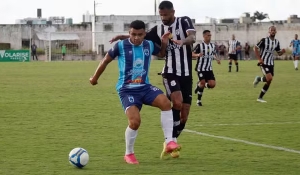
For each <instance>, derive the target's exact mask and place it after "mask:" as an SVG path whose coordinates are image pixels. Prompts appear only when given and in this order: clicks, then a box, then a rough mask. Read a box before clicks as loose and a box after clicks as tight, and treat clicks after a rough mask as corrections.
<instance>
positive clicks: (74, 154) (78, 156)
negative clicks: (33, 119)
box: [69, 148, 90, 168]
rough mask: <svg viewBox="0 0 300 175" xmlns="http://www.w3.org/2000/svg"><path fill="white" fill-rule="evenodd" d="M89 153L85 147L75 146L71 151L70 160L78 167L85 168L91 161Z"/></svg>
mask: <svg viewBox="0 0 300 175" xmlns="http://www.w3.org/2000/svg"><path fill="white" fill-rule="evenodd" d="M89 158H90V157H89V154H88V152H87V151H86V150H85V149H83V148H74V149H72V151H71V152H70V153H69V162H70V164H71V165H73V166H75V167H77V168H83V167H84V166H86V165H87V163H88V162H89Z"/></svg>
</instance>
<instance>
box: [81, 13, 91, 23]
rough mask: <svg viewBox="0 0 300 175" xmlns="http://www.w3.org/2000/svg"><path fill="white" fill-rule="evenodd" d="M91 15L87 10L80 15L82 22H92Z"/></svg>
mask: <svg viewBox="0 0 300 175" xmlns="http://www.w3.org/2000/svg"><path fill="white" fill-rule="evenodd" d="M92 16H93V15H91V14H90V12H89V11H87V12H86V13H85V14H84V15H82V22H92Z"/></svg>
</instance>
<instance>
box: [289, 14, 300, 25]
mask: <svg viewBox="0 0 300 175" xmlns="http://www.w3.org/2000/svg"><path fill="white" fill-rule="evenodd" d="M287 23H300V17H298V16H297V15H291V16H290V17H289V18H288V19H287Z"/></svg>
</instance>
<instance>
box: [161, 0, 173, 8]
mask: <svg viewBox="0 0 300 175" xmlns="http://www.w3.org/2000/svg"><path fill="white" fill-rule="evenodd" d="M158 8H159V9H160V10H164V9H167V10H173V8H174V7H173V3H172V2H171V1H162V2H161V3H160V4H159V6H158Z"/></svg>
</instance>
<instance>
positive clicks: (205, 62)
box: [194, 42, 216, 72]
mask: <svg viewBox="0 0 300 175" xmlns="http://www.w3.org/2000/svg"><path fill="white" fill-rule="evenodd" d="M194 53H197V54H198V53H202V54H203V56H202V57H198V59H197V64H196V67H195V71H197V72H203V71H212V62H213V60H214V57H215V55H216V45H215V44H213V43H209V44H206V43H205V42H202V43H200V44H197V45H196V47H195V48H194Z"/></svg>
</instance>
